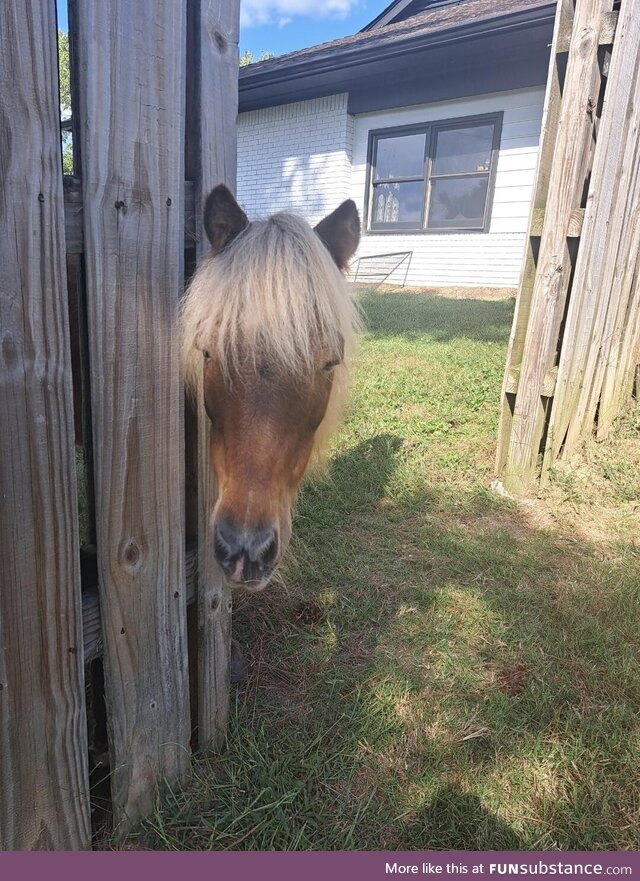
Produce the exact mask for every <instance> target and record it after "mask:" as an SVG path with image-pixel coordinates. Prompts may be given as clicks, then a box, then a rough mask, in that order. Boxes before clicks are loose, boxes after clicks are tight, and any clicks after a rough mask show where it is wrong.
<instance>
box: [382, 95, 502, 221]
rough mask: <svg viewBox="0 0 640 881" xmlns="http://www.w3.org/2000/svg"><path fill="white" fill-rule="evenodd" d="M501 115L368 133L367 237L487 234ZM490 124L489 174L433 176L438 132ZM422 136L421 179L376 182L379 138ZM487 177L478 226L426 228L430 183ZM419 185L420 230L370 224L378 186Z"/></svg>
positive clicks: (396, 179) (491, 114) (409, 178)
mask: <svg viewBox="0 0 640 881" xmlns="http://www.w3.org/2000/svg"><path fill="white" fill-rule="evenodd" d="M503 117H504V113H503V112H502V111H498V112H496V113H483V114H478V115H474V116H458V117H455V118H450V119H435V120H431V121H430V122H425V123H416V124H411V125H399V126H392V127H390V128H379V129H371V130H370V132H369V142H368V149H367V184H366V193H365V218H366V223H365V225H364V226H365V231H366V233H367V234H368V235H440V234H442V233H461V232H469V233H486V232H488V231H489V226H490V223H491V212H492V209H493V197H494V193H495V181H496V169H497V164H498V155H499V152H500V140H501V137H502V120H503ZM487 124H493V142H492V145H491V160H490V165H489V171H488V172H478V171H475V172H461V173H454V174H432V168H433V163H434V160H435V150H436V144H437V137H438V132H440V131H446V130H447V129H456V128H465V127H468V128H471V127H473V126H481V125H487ZM413 134H424V135H425V152H424V160H423V173H422V177H416V176H414V177H411V176H408V177H406V178H404V177H398V178H381V179H379V180H376V179H375V170H376V152H377V147H378V141H379V140H380V139H382V138H389V137H401V136H402V135H413ZM480 177H487V196H486V199H485V206H484V216H483V219H482V225H481V226H468V225H467V226H445V227H443V226H438V227H429V226H428V221H429V209H430V205H431V189H432V187H431V182H432V180H447V179H449V180H452V179H460V178H480ZM412 181H413V182H416V181H422V182H423V185H424V190H423V199H422V214H421V218H420V226H416V224H415V222H414V221H400V222H395V223H380V222H377V223H376V222H375V221H374V220H373V209H374V199H373V194H374V191H375V187H376V186H379V185H380V184H385V183H387V184H389V183H408V182H412Z"/></svg>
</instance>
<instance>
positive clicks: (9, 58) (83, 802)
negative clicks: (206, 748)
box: [0, 0, 90, 850]
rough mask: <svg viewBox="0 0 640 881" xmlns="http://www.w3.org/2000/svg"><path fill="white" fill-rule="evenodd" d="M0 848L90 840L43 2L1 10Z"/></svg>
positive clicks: (57, 188) (67, 361)
mask: <svg viewBox="0 0 640 881" xmlns="http://www.w3.org/2000/svg"><path fill="white" fill-rule="evenodd" d="M0 46H2V51H1V52H0V118H1V119H2V135H1V137H0V229H2V233H1V234H0V328H1V330H0V337H1V345H0V351H1V355H0V364H1V366H0V414H1V416H0V419H1V421H2V430H1V431H0V545H1V552H0V582H1V584H2V589H1V590H0V805H1V807H0V849H2V850H9V849H19V850H32V849H36V848H38V849H64V850H70V849H78V848H85V847H88V846H89V845H90V822H89V787H88V767H87V736H86V716H85V707H84V671H83V664H82V630H81V623H82V622H81V616H80V611H81V606H80V557H79V546H78V521H77V498H76V478H75V460H74V444H73V440H74V437H73V412H72V391H71V357H70V350H69V328H68V315H67V305H66V280H65V261H64V254H65V243H64V215H63V197H62V168H61V155H60V139H59V128H58V118H59V99H58V90H57V82H58V74H57V47H56V10H55V2H54V0H13V2H11V3H7V4H5V5H3V8H2V14H0Z"/></svg>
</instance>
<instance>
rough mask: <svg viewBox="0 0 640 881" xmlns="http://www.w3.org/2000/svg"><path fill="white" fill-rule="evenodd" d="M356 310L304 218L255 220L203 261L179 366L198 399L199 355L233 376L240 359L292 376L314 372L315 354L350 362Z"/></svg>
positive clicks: (329, 423) (188, 304)
mask: <svg viewBox="0 0 640 881" xmlns="http://www.w3.org/2000/svg"><path fill="white" fill-rule="evenodd" d="M357 327H358V313H357V310H356V307H355V304H354V302H353V300H352V298H351V296H350V294H349V291H348V289H347V286H346V283H345V280H344V278H343V276H342V273H341V272H340V271H339V270H338V268H337V267H336V265H335V263H334V261H333V259H332V258H331V255H330V254H329V252H328V251H327V249H326V248H325V246H324V245H323V244H322V242H321V241H320V239H319V237H318V236H317V234H316V233H315V232H314V231H313V230H312V229H311V227H310V226H309V225H308V224H307V223H306V222H305V221H304V220H302V219H301V218H299V217H295V216H294V215H291V214H285V213H282V214H274V215H273V216H272V217H270V218H269V219H268V220H265V221H254V222H253V223H251V224H250V225H249V226H248V227H246V229H244V230H243V231H242V232H241V233H240V234H239V235H238V236H237V237H236V238H235V239H234V240H233V241H232V242H230V243H229V245H227V247H226V248H224V250H223V251H222V252H221V253H220V254H218V255H216V256H215V257H209V258H206V259H205V260H203V261H202V263H201V264H200V266H199V267H198V269H197V271H196V273H195V275H194V277H193V279H192V281H191V283H190V285H189V288H188V290H187V292H186V295H185V298H184V301H183V304H182V364H183V371H184V378H185V384H186V387H187V390H188V391H189V392H190V393H191V394H194V393H195V392H196V390H197V388H198V384H199V382H200V377H201V375H202V358H203V356H202V352H203V351H205V350H208V351H209V352H210V353H211V355H212V356H213V357H215V358H217V360H218V363H219V365H220V368H221V370H222V371H223V373H224V374H225V376H226V377H227V378H229V377H231V376H232V375H233V373H234V371H235V369H236V368H237V367H238V366H239V365H240V362H241V361H243V362H244V361H246V359H247V358H249V359H252V360H253V363H254V364H255V365H256V366H257V365H258V364H260V363H261V362H263V361H265V362H267V363H269V364H270V365H273V366H275V367H277V368H279V369H282V370H284V371H286V372H287V373H289V374H292V375H294V376H300V375H304V374H305V373H309V372H311V371H312V370H314V369H317V359H318V349H319V348H321V349H322V350H326V352H327V353H328V357H333V356H334V355H336V354H338V353H340V352H342V351H344V354H345V361H346V360H347V358H348V356H349V354H350V352H351V350H352V349H353V342H354V338H355V331H356V329H357ZM346 372H347V371H346V366H345V363H344V362H343V364H342V365H340V366H339V367H338V368H336V373H335V378H334V390H333V392H332V395H331V400H330V402H329V407H328V408H327V415H326V416H325V419H324V421H323V423H322V425H321V426H320V428H319V430H318V433H317V441H316V448H319V447H320V446H322V445H323V444H324V442H325V440H326V437H327V436H328V434H329V433H330V430H331V429H332V428H333V426H334V425H335V422H336V421H337V418H338V416H339V411H340V409H341V406H340V405H341V400H342V399H343V397H344V390H345V385H346V383H345V379H346Z"/></svg>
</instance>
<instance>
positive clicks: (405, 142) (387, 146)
mask: <svg viewBox="0 0 640 881" xmlns="http://www.w3.org/2000/svg"><path fill="white" fill-rule="evenodd" d="M425 137H426V135H425V134H424V132H423V133H422V134H417V135H401V136H399V137H395V138H378V146H377V150H376V180H380V178H385V177H422V174H423V173H424V141H425Z"/></svg>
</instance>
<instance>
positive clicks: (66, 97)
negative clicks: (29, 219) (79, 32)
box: [58, 31, 73, 174]
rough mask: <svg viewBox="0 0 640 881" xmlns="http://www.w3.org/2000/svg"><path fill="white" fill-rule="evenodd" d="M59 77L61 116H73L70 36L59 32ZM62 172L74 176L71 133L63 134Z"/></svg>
mask: <svg viewBox="0 0 640 881" xmlns="http://www.w3.org/2000/svg"><path fill="white" fill-rule="evenodd" d="M58 76H59V81H60V115H61V117H62V118H68V117H69V115H70V114H71V69H70V65H69V34H67V33H66V32H65V31H58ZM62 170H63V172H64V174H73V145H72V136H71V132H62Z"/></svg>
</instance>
